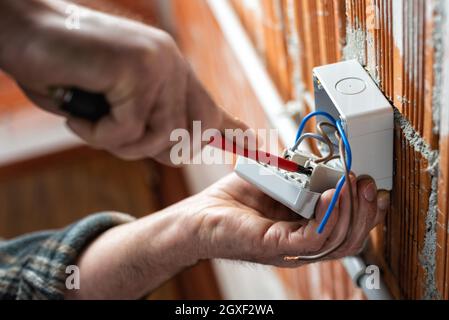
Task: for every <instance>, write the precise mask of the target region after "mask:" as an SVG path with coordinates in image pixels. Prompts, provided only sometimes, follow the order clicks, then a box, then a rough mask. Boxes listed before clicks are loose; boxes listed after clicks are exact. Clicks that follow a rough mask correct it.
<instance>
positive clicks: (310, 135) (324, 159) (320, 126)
mask: <svg viewBox="0 0 449 320" xmlns="http://www.w3.org/2000/svg"><path fill="white" fill-rule="evenodd" d="M324 127H328V128H331V129H334V130H335V132H338V130H337V127H336V126H334V125H333V124H331V123H329V122H319V123H318V124H317V125H316V128H317V131H318V133H319V134H313V133H305V134H303V135H302V136H301V137H300V138H299V139H298V141H296V144H295V146H294V147H293V148H292V150H296V149H298V147H299V146H300V145H301V143H302V142H303V141H304V140H306V139H315V140H318V141H321V142H322V143H324V144H325V145H327V147H328V148H329V154H328V155H327V156H325V157H323V155H322V154H321V158H319V159H317V160H315V161H314V162H315V163H317V164H318V163H328V162H329V161H331V160H334V159H338V158H339V157H340V156H338V155H334V148H333V143H332V141H331V139H330V138H329V136H328V134H327V133H326V131H324Z"/></svg>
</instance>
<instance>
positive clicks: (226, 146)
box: [53, 88, 312, 175]
mask: <svg viewBox="0 0 449 320" xmlns="http://www.w3.org/2000/svg"><path fill="white" fill-rule="evenodd" d="M53 98H54V99H55V101H56V102H58V103H59V105H60V108H61V110H63V111H65V112H67V113H69V114H70V115H72V116H75V117H78V118H82V119H84V120H87V121H91V122H97V121H99V120H100V119H101V118H102V117H104V116H106V115H108V114H109V113H110V109H111V107H110V105H109V103H108V102H107V100H106V98H105V96H104V95H103V94H100V93H94V92H88V91H84V90H80V89H78V88H57V89H56V90H53ZM209 145H210V146H213V147H215V148H219V149H221V150H223V151H227V152H231V153H233V154H235V155H239V156H242V157H245V158H248V159H252V160H254V161H257V162H259V163H262V164H266V165H270V166H274V167H276V168H279V169H283V170H285V171H288V172H296V173H302V174H306V175H311V174H312V170H310V169H308V168H305V167H303V166H301V165H299V164H297V163H295V162H293V161H290V160H287V159H284V158H281V157H278V156H275V155H273V154H270V153H268V152H265V151H260V150H253V151H251V150H249V149H248V148H246V147H244V148H242V147H240V146H238V145H237V143H236V142H235V141H232V142H231V141H229V140H226V138H225V137H223V136H222V135H217V136H214V137H212V139H211V141H210V142H209Z"/></svg>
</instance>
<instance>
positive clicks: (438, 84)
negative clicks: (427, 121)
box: [432, 0, 447, 134]
mask: <svg viewBox="0 0 449 320" xmlns="http://www.w3.org/2000/svg"><path fill="white" fill-rule="evenodd" d="M445 1H446V0H434V1H433V10H432V11H433V16H434V18H433V21H434V28H433V36H432V42H433V47H434V48H435V58H434V59H435V63H434V66H433V71H434V75H435V86H434V88H433V97H432V98H433V123H434V133H435V134H438V133H439V131H440V113H441V105H442V103H443V101H442V96H443V75H444V74H443V69H444V45H445V43H444V36H445V32H447V30H446V29H445V26H446V10H445V6H446V4H445Z"/></svg>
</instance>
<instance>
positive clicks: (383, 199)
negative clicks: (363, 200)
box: [372, 191, 390, 228]
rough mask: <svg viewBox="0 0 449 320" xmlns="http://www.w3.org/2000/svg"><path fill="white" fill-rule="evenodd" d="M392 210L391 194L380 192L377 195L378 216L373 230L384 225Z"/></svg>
mask: <svg viewBox="0 0 449 320" xmlns="http://www.w3.org/2000/svg"><path fill="white" fill-rule="evenodd" d="M389 208H390V192H388V191H379V192H378V194H377V214H376V218H375V220H374V225H373V226H372V228H374V227H376V226H377V225H379V224H381V223H383V222H384V221H385V216H386V215H387V212H388V209H389Z"/></svg>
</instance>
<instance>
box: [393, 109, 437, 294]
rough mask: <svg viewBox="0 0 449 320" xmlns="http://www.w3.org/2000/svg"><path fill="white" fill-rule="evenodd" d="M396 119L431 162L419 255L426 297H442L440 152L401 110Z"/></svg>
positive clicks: (415, 147)
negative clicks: (439, 277) (438, 270)
mask: <svg viewBox="0 0 449 320" xmlns="http://www.w3.org/2000/svg"><path fill="white" fill-rule="evenodd" d="M394 116H395V121H396V123H397V124H398V125H399V126H400V127H401V129H402V131H403V133H404V136H405V138H406V140H407V142H408V143H409V144H410V146H412V147H413V149H414V150H415V151H417V152H419V153H421V154H422V155H423V156H424V158H425V159H426V160H427V161H428V162H429V167H428V168H427V171H428V172H429V174H430V175H431V176H432V185H431V192H430V197H429V209H428V211H427V216H426V234H425V236H424V245H423V249H422V251H421V253H420V256H419V262H420V263H421V266H422V267H423V269H424V271H425V280H424V281H425V283H424V287H425V293H424V297H423V298H424V299H441V294H440V293H439V292H438V289H437V285H436V275H435V274H436V249H437V229H436V226H437V212H438V210H437V209H438V174H439V153H438V151H436V150H432V149H431V148H430V146H429V145H428V144H427V143H426V142H425V140H424V139H423V138H422V137H421V136H420V135H419V134H418V133H417V132H416V131H415V130H414V129H413V126H412V125H411V124H410V122H408V121H407V120H406V119H405V118H404V117H403V116H402V115H401V114H400V112H399V111H398V110H397V109H395V113H394Z"/></svg>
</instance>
